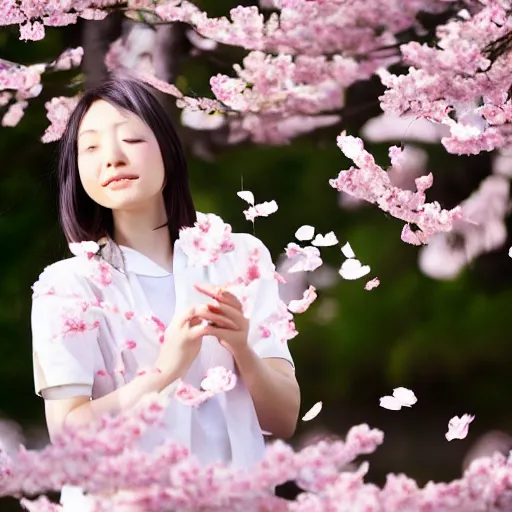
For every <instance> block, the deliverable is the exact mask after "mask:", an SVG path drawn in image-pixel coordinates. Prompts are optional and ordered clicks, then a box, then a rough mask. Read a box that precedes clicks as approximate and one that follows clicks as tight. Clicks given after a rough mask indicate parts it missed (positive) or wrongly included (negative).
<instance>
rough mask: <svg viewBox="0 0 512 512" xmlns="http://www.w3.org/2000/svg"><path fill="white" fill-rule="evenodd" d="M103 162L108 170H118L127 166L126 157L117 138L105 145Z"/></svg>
mask: <svg viewBox="0 0 512 512" xmlns="http://www.w3.org/2000/svg"><path fill="white" fill-rule="evenodd" d="M103 162H104V165H105V167H106V168H107V169H112V168H114V169H116V168H118V167H123V166H125V165H126V164H127V161H126V155H125V154H124V152H123V150H122V148H121V146H120V144H119V143H118V142H117V140H115V138H112V139H111V140H109V141H106V143H105V144H104V145H103Z"/></svg>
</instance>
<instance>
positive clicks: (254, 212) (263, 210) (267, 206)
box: [244, 201, 277, 221]
mask: <svg viewBox="0 0 512 512" xmlns="http://www.w3.org/2000/svg"><path fill="white" fill-rule="evenodd" d="M275 212H277V203H276V202H275V201H265V202H264V203H260V204H257V205H255V206H251V207H250V208H249V209H248V210H245V211H244V215H245V218H246V220H250V221H254V219H255V218H256V217H268V216H269V215H271V214H272V213H275Z"/></svg>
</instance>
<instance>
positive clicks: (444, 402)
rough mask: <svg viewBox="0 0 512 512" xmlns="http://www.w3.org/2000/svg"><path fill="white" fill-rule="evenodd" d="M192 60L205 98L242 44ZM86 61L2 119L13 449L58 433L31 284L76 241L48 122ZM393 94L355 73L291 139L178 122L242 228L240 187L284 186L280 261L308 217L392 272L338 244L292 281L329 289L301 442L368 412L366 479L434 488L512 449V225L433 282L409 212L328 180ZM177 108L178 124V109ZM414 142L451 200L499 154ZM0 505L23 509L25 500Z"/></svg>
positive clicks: (198, 192) (21, 56)
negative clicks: (41, 365)
mask: <svg viewBox="0 0 512 512" xmlns="http://www.w3.org/2000/svg"><path fill="white" fill-rule="evenodd" d="M198 3H200V2H198ZM238 3H239V2H230V1H228V0H222V1H219V0H217V1H216V3H215V8H213V6H212V5H208V11H209V13H210V14H212V15H220V14H225V13H226V12H227V10H228V9H229V8H230V7H233V6H234V5H237V4H238ZM203 4H205V2H203ZM246 4H249V2H246ZM90 23H99V22H84V21H83V20H82V21H81V22H80V23H79V24H78V25H75V26H70V27H64V28H47V36H46V37H45V39H44V40H42V41H40V42H37V43H34V42H29V43H24V42H21V41H19V40H18V30H17V28H16V27H12V28H11V27H2V28H1V29H0V58H4V59H7V60H11V61H15V62H20V63H23V64H32V63H36V62H44V61H48V60H52V59H54V58H55V57H56V56H57V55H58V54H60V53H61V52H62V51H63V50H64V49H65V48H67V47H70V46H76V45H79V44H81V42H82V40H83V38H84V34H85V33H86V30H87V28H86V25H87V24H90ZM89 56H90V55H89ZM182 57H183V58H182V59H181V62H180V66H181V67H180V71H179V82H180V84H181V85H182V86H186V87H188V88H190V89H191V90H193V91H195V92H196V93H197V94H198V95H208V92H209V87H208V78H209V77H210V76H211V75H212V74H215V73H216V72H220V71H222V72H227V73H229V69H230V66H231V63H232V60H231V59H232V57H230V59H228V58H226V60H219V59H215V60H204V61H202V60H201V59H192V58H188V54H187V52H186V51H184V53H183V56H182ZM76 73H77V72H76V70H75V71H69V72H61V73H55V74H52V75H48V76H46V75H44V77H45V81H44V89H43V92H42V94H41V96H40V97H39V98H37V99H35V100H31V102H30V106H29V108H28V110H27V113H26V115H25V116H24V118H23V119H22V121H21V122H20V123H19V125H18V126H16V127H15V128H2V127H0V248H1V250H0V269H1V271H2V273H1V286H0V336H1V338H0V340H1V341H0V412H1V415H2V423H1V430H0V439H3V440H4V441H3V443H4V444H5V445H9V446H11V445H13V444H16V443H17V442H18V441H21V442H23V443H24V444H25V445H26V446H28V447H31V448H38V447H42V446H44V444H45V443H46V442H47V435H46V427H45V424H44V407H43V402H42V400H41V399H39V398H37V397H36V396H35V394H34V390H33V380H32V359H31V332H30V308H31V285H32V284H33V282H34V281H35V280H36V279H37V278H38V275H39V273H40V272H41V271H42V270H43V268H44V267H45V266H46V265H48V264H50V263H52V262H54V261H56V260H58V259H61V258H63V257H66V256H67V255H68V253H67V247H66V244H65V242H64V239H63V237H62V234H61V232H60V229H59V225H58V219H57V208H56V186H55V185H56V180H55V159H56V150H57V147H56V144H54V143H51V144H43V143H41V142H40V137H41V135H42V133H43V132H44V130H45V128H46V126H47V125H48V121H47V119H46V117H45V114H46V111H45V108H44V102H45V101H47V100H48V99H50V98H51V97H52V96H56V95H67V94H70V95H71V92H69V93H68V90H67V88H68V86H67V84H68V83H69V81H70V79H71V78H72V77H75V76H76ZM381 92H382V89H381V85H380V84H379V83H378V81H374V82H372V81H370V82H364V83H360V84H356V85H355V86H353V87H351V88H350V89H349V90H348V91H347V92H346V105H347V111H346V112H345V114H346V115H345V116H344V117H343V119H342V121H341V122H340V123H338V124H336V125H334V126H331V127H329V128H323V129H320V130H317V131H315V132H314V133H311V134H308V135H305V136H302V137H298V138H297V139H295V140H294V141H293V142H292V143H291V144H288V145H285V146H277V147H272V146H263V145H254V144H249V143H242V144H238V145H235V146H224V145H216V144H215V141H212V140H211V138H209V137H208V136H207V135H205V134H204V133H197V132H194V131H193V130H187V129H184V128H181V127H180V131H181V134H182V138H183V142H184V144H185V147H186V148H187V152H188V155H189V163H190V174H191V181H192V189H193V194H194V198H195V201H196V205H197V209H198V210H199V211H203V212H214V213H216V214H218V215H220V216H221V217H223V219H224V220H225V221H226V222H229V223H231V224H232V226H233V228H234V230H236V231H246V232H251V233H252V232H253V226H252V224H251V223H249V222H247V221H246V220H245V218H244V216H243V214H242V210H243V209H245V206H246V205H245V203H244V202H243V201H241V200H240V199H239V198H238V197H237V195H236V192H237V191H239V190H241V187H242V184H243V188H244V189H248V190H252V191H253V192H254V194H255V196H256V199H257V201H267V200H272V199H275V200H276V201H277V203H278V205H279V210H278V211H277V213H275V214H274V215H272V216H271V217H268V218H258V219H256V223H255V228H254V229H255V234H256V235H257V236H258V237H260V238H261V239H262V240H263V241H264V242H265V243H266V244H267V245H268V247H269V248H270V250H271V253H272V255H273V256H274V259H275V261H276V262H277V261H278V260H279V258H280V256H281V255H282V252H283V249H284V247H285V246H286V245H287V243H288V242H292V241H294V233H295V231H296V229H297V228H299V227H300V226H301V225H303V224H310V225H313V226H315V227H316V228H317V230H318V232H322V233H325V232H327V231H334V232H335V234H336V235H337V237H338V239H339V240H340V242H342V243H344V242H346V241H349V242H350V243H351V245H352V247H353V249H354V250H355V252H356V255H357V256H358V258H360V259H361V260H362V261H363V262H364V263H365V264H368V265H370V266H371V268H372V273H371V275H370V277H373V276H378V277H379V278H380V280H381V285H380V287H378V288H377V289H375V290H373V291H370V292H368V291H365V290H364V288H363V286H364V283H365V279H364V278H363V279H362V280H359V281H344V280H342V279H341V278H340V277H339V275H338V274H337V270H338V268H339V266H340V264H341V262H342V261H343V258H342V256H341V252H340V250H339V246H338V247H330V248H326V249H325V250H323V251H322V254H323V258H324V261H325V265H324V267H322V268H321V270H320V271H318V272H315V273H314V274H313V276H307V277H308V278H309V277H311V279H310V280H309V281H305V280H301V279H290V284H289V285H288V286H287V287H286V289H285V290H283V294H284V295H285V296H286V297H287V298H298V296H300V295H301V294H302V291H303V290H304V289H306V287H307V285H308V284H315V286H317V288H318V290H319V298H318V300H317V301H316V302H315V303H314V304H313V305H312V306H311V308H310V309H309V310H308V311H307V312H306V313H304V314H303V315H297V317H296V324H297V327H298V329H299V332H300V334H299V336H298V337H297V338H295V339H294V340H292V341H291V342H290V349H291V351H292V354H293V356H294V359H295V362H296V368H297V377H298V380H299V382H300V385H301V389H302V402H303V405H302V414H304V413H305V412H306V411H307V410H308V409H309V408H310V407H311V406H312V405H313V404H314V403H315V402H317V401H320V400H321V401H323V410H322V412H321V413H320V415H319V416H318V417H317V418H315V419H314V420H313V421H311V422H308V423H306V422H300V424H299V426H298V429H297V432H296V434H295V436H294V438H293V439H292V440H291V443H292V444H294V445H295V446H297V447H300V446H303V445H304V444H305V443H308V442H311V440H312V439H314V438H315V436H323V435H338V436H344V435H345V434H346V432H347V430H348V429H349V428H350V426H352V425H356V424H359V423H368V424H369V425H370V426H371V427H377V428H380V429H382V430H383V431H384V433H385V441H384V444H383V445H382V446H381V447H380V448H379V449H378V451H377V452H376V453H375V454H374V455H372V456H370V457H369V460H370V473H369V480H371V481H374V482H376V483H379V484H382V483H383V482H384V481H385V475H386V474H387V473H389V472H394V473H402V472H403V473H406V474H408V475H409V476H411V477H413V478H415V479H417V481H418V483H419V484H421V485H423V484H425V483H426V482H427V481H429V480H435V481H443V480H451V479H454V478H457V477H459V476H460V475H461V472H462V470H463V466H464V464H465V463H467V461H468V460H469V459H468V457H472V456H474V454H475V453H477V452H475V450H477V451H478V450H480V449H481V448H482V447H483V448H484V452H485V449H489V446H491V445H492V447H496V448H499V449H501V450H504V451H507V450H509V449H510V448H512V437H508V436H509V435H510V436H512V407H511V406H510V396H511V395H512V371H511V362H512V361H511V359H512V358H511V349H510V342H511V339H510V330H511V326H512V322H511V305H512V271H511V269H512V261H511V260H510V258H509V257H508V255H507V251H508V247H510V245H512V244H511V243H510V237H509V240H508V243H506V244H505V245H504V246H503V247H501V248H499V249H497V250H495V251H493V252H491V253H488V254H485V255H483V256H481V257H479V258H477V259H476V260H475V261H473V262H471V264H470V265H468V266H467V267H466V268H465V269H464V270H463V271H462V272H461V273H460V274H459V275H458V277H456V278H455V279H452V280H436V279H432V278H431V277H428V276H426V275H425V274H424V273H422V271H421V270H420V268H419V265H418V255H419V249H418V248H417V247H414V246H409V245H407V244H404V243H403V242H401V241H400V231H401V229H402V223H401V222H400V221H397V220H396V219H393V218H391V217H389V216H387V215H385V214H384V213H383V212H382V211H380V210H378V209H377V208H376V207H373V206H371V205H352V206H351V205H350V201H349V200H348V199H347V198H346V197H345V198H341V197H340V195H339V193H338V192H336V191H335V190H334V189H333V188H331V187H330V186H329V184H328V180H329V179H330V178H335V177H336V176H337V174H338V172H339V171H340V170H342V169H347V168H348V167H349V165H350V162H349V161H347V159H345V157H344V156H343V154H342V153H341V151H340V150H339V149H338V148H337V146H336V135H337V134H338V133H339V132H340V131H341V130H342V129H346V130H347V132H348V133H349V134H351V135H360V136H363V138H365V133H367V126H368V125H367V122H368V121H369V120H370V119H372V118H374V117H375V116H377V115H379V112H380V110H379V106H378V96H379V94H381ZM73 93H74V92H73ZM170 112H171V115H173V116H174V117H175V119H176V122H177V123H179V116H178V114H177V112H176V111H174V110H173V109H170ZM365 130H366V131H365ZM399 132H400V130H398V133H399ZM370 138H371V137H368V139H370ZM406 138H407V133H406V130H405V129H404V130H403V138H401V137H399V136H398V137H397V136H395V138H393V137H392V139H391V140H390V141H385V142H376V141H375V140H374V141H373V142H372V141H370V140H367V147H368V148H369V149H370V151H371V152H372V153H373V154H374V156H375V158H376V159H377V161H378V162H379V163H380V164H381V165H384V166H386V165H388V156H387V151H388V147H389V146H390V145H392V144H395V143H398V144H399V143H401V142H402V141H403V140H405V139H406ZM374 139H375V138H374ZM198 140H200V143H198ZM407 144H409V145H413V146H414V147H415V148H417V149H418V150H421V158H422V159H423V160H422V161H424V164H422V165H423V167H422V169H423V170H422V172H423V173H426V172H429V171H432V172H433V174H434V186H433V188H432V189H431V190H429V191H428V194H427V197H428V199H429V200H438V201H440V202H441V204H442V206H443V207H445V208H451V207H453V206H455V205H457V204H458V203H460V202H461V201H462V200H464V199H466V198H467V197H468V196H469V195H470V194H471V193H472V192H473V191H474V190H475V189H477V187H478V185H479V183H481V182H482V180H483V179H485V178H486V177H487V176H488V175H489V174H490V173H491V171H492V165H493V159H494V157H495V156H494V155H493V154H489V153H482V154H480V155H476V156H471V157H460V156H454V155H449V154H447V153H446V151H445V150H444V149H443V148H442V146H441V145H440V144H438V143H436V142H432V143H428V142H421V141H415V142H414V143H409V142H407ZM198 148H200V149H198ZM417 155H419V153H418V154H417ZM418 158H419V156H418ZM347 203H348V205H347ZM508 227H510V222H508ZM454 243H456V240H455V241H454ZM398 386H404V387H407V388H410V389H412V390H414V392H415V393H416V395H417V397H418V403H417V404H416V405H415V406H414V407H412V408H411V409H406V410H401V411H396V412H395V411H387V410H384V409H382V408H380V407H379V398H380V397H381V396H383V395H386V394H390V393H391V391H392V389H393V388H394V387H398ZM463 413H471V414H475V416H476V419H475V421H474V422H473V423H472V425H471V428H470V433H469V435H468V437H467V439H465V440H462V441H453V442H450V443H448V442H447V441H446V439H445V437H444V435H445V432H446V430H447V424H448V420H449V419H450V418H451V417H452V416H455V415H459V416H460V415H461V414H463ZM2 432H3V434H2ZM482 443H483V444H482ZM493 443H494V444H493ZM484 452H482V453H484ZM478 453H480V452H478ZM0 506H1V507H2V510H4V509H5V510H8V509H9V510H17V509H18V508H17V505H16V504H15V501H14V500H4V501H1V502H0Z"/></svg>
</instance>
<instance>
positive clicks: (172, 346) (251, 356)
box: [32, 78, 300, 467]
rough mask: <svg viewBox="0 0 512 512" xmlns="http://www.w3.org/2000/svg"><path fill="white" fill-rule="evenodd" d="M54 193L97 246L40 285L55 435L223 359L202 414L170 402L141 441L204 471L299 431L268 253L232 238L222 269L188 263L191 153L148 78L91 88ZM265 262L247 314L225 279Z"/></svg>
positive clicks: (195, 376)
mask: <svg viewBox="0 0 512 512" xmlns="http://www.w3.org/2000/svg"><path fill="white" fill-rule="evenodd" d="M59 189H60V200H59V208H60V218H61V224H62V228H63V230H64V234H65V236H66V238H67V240H68V242H70V243H75V244H76V243H79V242H87V243H84V244H82V245H81V247H84V248H87V247H88V246H89V247H90V246H94V247H95V244H91V243H90V242H91V241H99V240H102V241H101V242H100V243H99V245H98V247H100V248H99V250H98V251H96V247H95V248H94V250H92V252H91V250H89V253H88V254H84V255H82V256H81V255H78V256H75V257H73V258H69V259H66V260H62V261H59V262H57V263H54V264H53V265H50V266H49V267H47V268H46V269H45V271H44V272H43V273H42V274H41V276H40V278H39V280H38V282H37V283H36V284H35V285H34V301H33V309H32V332H33V353H34V378H35V387H36V393H37V394H39V395H40V396H42V397H43V398H44V401H45V412H46V420H47V425H48V429H49V433H50V436H51V437H52V438H53V437H54V436H55V434H56V433H57V432H58V431H59V429H60V428H61V427H62V426H63V425H64V424H66V425H80V424H85V423H89V422H91V421H97V420H98V419H99V418H100V417H101V416H102V415H104V414H114V415H115V414H116V413H119V412H120V411H122V410H125V409H129V408H131V407H133V406H134V405H135V404H137V402H138V401H139V400H140V399H141V398H142V397H143V396H144V395H146V394H148V393H151V392H167V393H172V391H173V390H174V389H175V383H176V381H177V380H178V379H182V380H183V381H184V382H186V383H189V384H191V385H193V386H195V387H196V388H199V387H200V383H201V380H202V379H203V377H204V376H205V373H206V371H207V370H208V369H209V368H212V367H215V366H222V367H225V368H227V369H228V370H233V371H236V373H237V374H238V380H237V384H236V386H235V387H234V389H232V390H231V391H228V392H226V393H222V394H219V395H216V396H215V397H213V398H211V399H209V400H208V401H207V402H205V403H204V404H202V405H201V406H200V407H198V408H192V407H190V406H188V405H185V404H184V403H182V402H180V401H178V400H177V399H176V398H171V401H170V405H169V408H168V410H167V411H166V427H165V429H160V430H157V429H151V430H150V431H148V432H147V433H146V434H147V435H146V436H145V437H144V438H143V439H142V440H141V441H142V443H143V447H144V448H145V449H151V448H152V447H154V446H157V445H158V444H160V443H162V442H163V441H165V440H168V439H174V440H176V441H177V442H180V443H182V444H184V445H185V446H187V447H188V448H189V449H190V450H191V452H192V453H193V454H194V455H196V456H197V457H198V458H199V460H200V461H202V462H203V463H205V464H206V463H213V462H226V463H232V464H233V465H236V466H237V467H248V466H250V465H251V464H253V463H254V462H256V461H258V460H259V459H260V458H261V456H262V454H263V450H264V441H263V436H262V430H263V431H268V432H270V433H271V434H273V435H275V436H277V437H281V438H287V437H289V436H291V435H292V434H293V432H294V430H295V425H296V422H297V418H298V413H299V403H300V392H299V387H298V384H297V381H296V379H295V376H294V368H293V361H292V358H291V356H290V353H289V351H288V348H287V341H286V340H287V339H288V338H289V337H290V336H289V335H287V332H289V325H292V324H291V321H290V320H289V319H288V317H287V316H286V314H284V315H283V314H276V312H279V311H282V303H281V302H280V301H279V297H278V285H277V281H276V279H275V276H274V273H273V269H274V267H273V265H272V262H271V259H270V255H269V253H268V250H267V249H266V248H265V246H264V245H263V244H262V243H261V242H260V241H259V240H257V239H256V238H254V237H252V236H251V235H247V234H231V235H229V231H226V232H227V233H228V235H229V242H230V244H231V246H229V244H228V246H224V249H223V250H222V251H221V252H220V253H219V255H218V258H217V260H216V261H215V262H214V263H211V264H208V265H206V264H204V263H203V264H201V263H199V264H197V261H196V262H194V261H192V254H191V252H190V247H189V246H188V245H187V244H185V243H183V241H182V240H179V237H180V229H182V228H188V232H189V233H190V231H191V230H194V229H196V230H198V232H201V230H203V231H204V225H203V226H200V227H199V228H194V227H193V226H194V224H195V223H196V221H197V218H196V212H195V209H194V205H193V203H192V198H191V193H190V190H189V184H188V174H187V166H186V162H185V158H184V155H183V150H182V147H181V144H180V142H179V140H178V138H177V135H176V132H175V130H174V128H173V126H172V123H171V121H170V119H169V117H168V116H167V115H166V113H165V111H164V109H163V107H162V106H161V105H160V103H159V102H158V100H157V99H156V97H155V95H154V94H153V93H152V92H151V91H150V89H149V88H148V87H146V86H145V85H143V84H141V83H139V82H137V81H134V80H132V79H127V78H123V79H121V78H116V79H111V80H109V81H107V82H106V83H104V84H102V85H100V86H99V87H97V88H95V89H92V90H89V91H86V92H85V93H84V95H83V96H82V98H81V99H80V101H79V103H78V105H77V107H76V109H75V110H74V112H73V113H72V115H71V117H70V119H69V122H68V125H67V127H66V130H65V132H64V135H63V137H62V140H61V151H60V162H59ZM201 219H202V220H201ZM201 219H200V220H201V222H203V224H204V223H206V224H207V225H210V224H211V222H212V219H213V221H215V222H221V221H220V219H218V218H215V217H214V216H213V217H207V216H201ZM184 232H187V229H185V231H182V233H184ZM72 247H73V246H72ZM226 247H227V248H226ZM83 252H84V253H87V250H85V249H84V251H83ZM251 258H252V260H251ZM254 258H256V259H258V260H259V264H260V268H259V271H260V273H262V275H261V277H260V278H259V279H255V280H252V281H251V283H250V284H249V285H248V286H247V287H244V290H245V292H244V293H245V297H244V301H245V302H247V304H250V310H251V313H250V319H249V320H246V318H245V317H244V314H243V311H242V309H243V308H244V309H246V304H245V303H244V307H243V308H242V304H241V301H240V299H241V296H240V297H238V298H237V296H236V294H235V293H231V292H230V291H227V290H223V288H222V287H224V286H225V285H227V284H230V283H231V284H232V283H233V282H234V281H236V280H237V279H238V282H240V279H239V277H240V273H243V271H244V269H245V268H246V265H247V263H248V262H249V261H253V260H254ZM239 295H240V294H239ZM283 325H284V326H285V327H283ZM283 329H284V330H283ZM287 329H288V331H287ZM151 370H157V371H151ZM173 386H174V387H173Z"/></svg>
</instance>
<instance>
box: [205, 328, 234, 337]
mask: <svg viewBox="0 0 512 512" xmlns="http://www.w3.org/2000/svg"><path fill="white" fill-rule="evenodd" d="M232 335H233V331H232V330H231V329H223V328H222V327H215V326H213V325H207V326H206V327H205V329H204V336H214V337H215V338H217V339H219V340H226V339H229V338H230V336H232Z"/></svg>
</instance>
